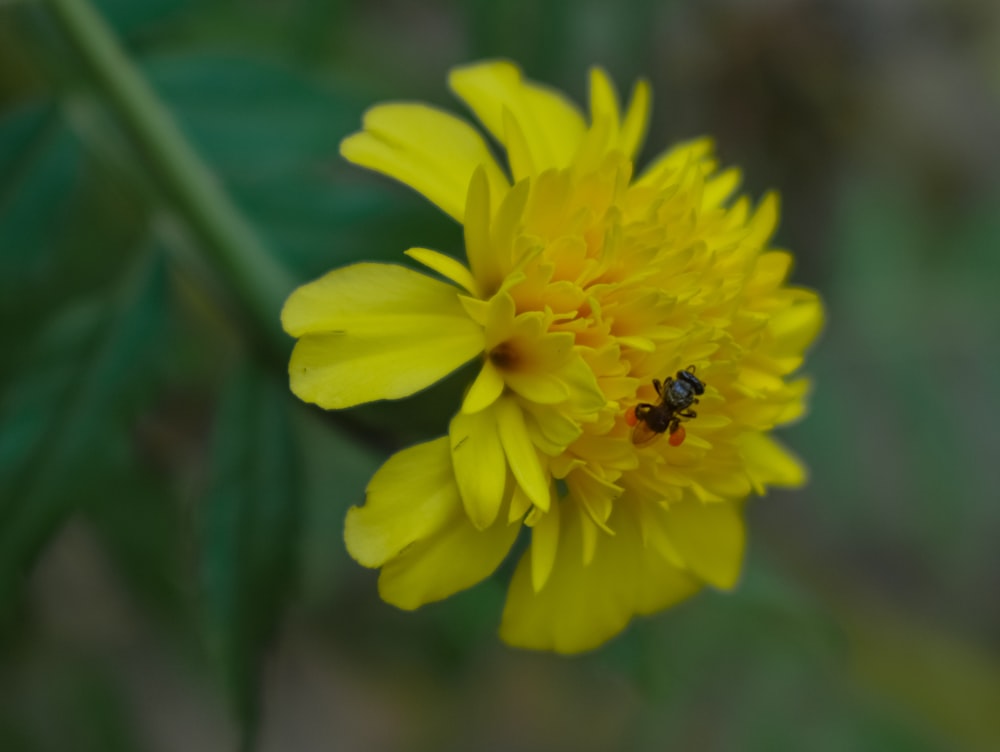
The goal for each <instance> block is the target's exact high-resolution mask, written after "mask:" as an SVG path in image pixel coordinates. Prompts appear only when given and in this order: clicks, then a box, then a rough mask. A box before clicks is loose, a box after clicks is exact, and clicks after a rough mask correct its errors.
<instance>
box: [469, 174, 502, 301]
mask: <svg viewBox="0 0 1000 752" xmlns="http://www.w3.org/2000/svg"><path fill="white" fill-rule="evenodd" d="M506 195H507V190H506V189H504V190H503V191H502V192H501V191H497V190H491V189H490V183H489V180H488V179H487V177H486V173H485V172H483V171H482V170H476V172H474V173H473V175H472V180H471V182H470V183H469V194H468V196H467V200H466V204H465V214H464V217H465V221H464V223H463V225H464V226H463V228H462V232H463V234H464V236H465V255H466V256H467V257H468V259H469V268H471V269H472V274H473V276H474V277H475V279H476V283H477V287H478V289H479V291H480V292H481V293H483V294H484V295H492V294H493V293H494V292H495V291H496V290H497V288H498V287H499V286H500V282H501V281H502V280H503V277H504V273H505V269H503V268H501V264H500V259H499V257H498V255H497V254H496V253H494V252H493V244H492V241H491V239H490V228H491V226H492V223H493V207H494V205H496V204H497V203H498V202H499V201H501V200H502V199H503V198H504V197H505V196H506Z"/></svg>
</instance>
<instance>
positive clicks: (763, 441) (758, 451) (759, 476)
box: [740, 433, 806, 493]
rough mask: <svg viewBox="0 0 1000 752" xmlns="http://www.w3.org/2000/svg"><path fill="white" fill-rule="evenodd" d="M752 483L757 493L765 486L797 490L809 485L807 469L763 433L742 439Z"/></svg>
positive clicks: (741, 448)
mask: <svg viewBox="0 0 1000 752" xmlns="http://www.w3.org/2000/svg"><path fill="white" fill-rule="evenodd" d="M740 451H741V454H742V455H743V461H744V462H746V468H747V474H748V475H749V476H750V482H751V483H753V486H754V489H755V490H756V491H757V492H758V493H763V492H764V487H765V485H771V486H787V487H791V488H797V487H798V486H801V485H803V484H805V482H806V468H805V466H804V465H803V464H802V462H801V461H800V460H799V459H798V458H797V457H795V456H794V455H793V454H791V452H789V451H788V450H787V449H785V447H783V446H782V445H781V444H779V443H778V442H777V441H775V440H774V439H772V438H771V437H770V436H768V435H767V434H763V433H748V434H745V435H744V436H743V437H741V439H740Z"/></svg>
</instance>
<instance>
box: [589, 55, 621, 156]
mask: <svg viewBox="0 0 1000 752" xmlns="http://www.w3.org/2000/svg"><path fill="white" fill-rule="evenodd" d="M590 119H591V122H594V123H596V122H597V121H599V120H602V119H603V120H606V121H607V122H608V124H609V136H610V138H611V140H612V141H617V139H618V129H619V126H620V121H621V115H620V113H619V110H618V92H617V91H615V85H614V84H613V83H612V82H611V79H610V78H609V77H608V74H607V73H606V72H605V71H604V69H603V68H591V69H590Z"/></svg>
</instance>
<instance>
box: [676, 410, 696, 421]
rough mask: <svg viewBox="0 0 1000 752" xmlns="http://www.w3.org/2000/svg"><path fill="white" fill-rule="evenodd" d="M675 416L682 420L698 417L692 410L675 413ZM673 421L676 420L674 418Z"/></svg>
mask: <svg viewBox="0 0 1000 752" xmlns="http://www.w3.org/2000/svg"><path fill="white" fill-rule="evenodd" d="M677 414H678V415H679V416H680V417H682V418H684V419H685V420H690V419H691V418H697V417H698V413H696V412H695V411H694V410H685V411H684V412H682V413H677ZM675 420H676V418H675Z"/></svg>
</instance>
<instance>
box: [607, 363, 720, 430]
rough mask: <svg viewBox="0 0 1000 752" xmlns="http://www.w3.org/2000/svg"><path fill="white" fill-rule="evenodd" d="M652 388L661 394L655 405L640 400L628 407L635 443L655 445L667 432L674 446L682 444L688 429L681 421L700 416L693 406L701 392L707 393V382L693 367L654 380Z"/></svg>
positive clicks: (627, 417)
mask: <svg viewBox="0 0 1000 752" xmlns="http://www.w3.org/2000/svg"><path fill="white" fill-rule="evenodd" d="M653 388H654V389H656V393H657V394H658V395H659V397H660V401H659V403H658V404H656V405H651V404H650V403H648V402H640V403H639V404H638V405H636V406H635V407H633V408H629V410H628V412H627V413H626V414H625V420H626V421H627V422H628V424H629V425H630V426H632V427H633V428H632V443H633V444H635V445H636V446H646V445H647V444H652V443H653V442H654V441H656V440H657V439H658V438H660V437H661V436H662V435H663V434H664V433H668V434H669V436H670V438H669V439H668V441H669V442H670V445H671V446H680V445H681V444H682V443H683V442H684V437H685V436H686V432H685V431H684V426H682V425H681V421H683V420H690V419H691V418H695V417H697V416H698V413H696V412H695V411H694V410H692V409H690V408H691V405H697V404H698V395H700V394H704V393H705V385H704V384H703V383H702V381H701V379H699V378H698V377H697V376H695V375H694V366H688V367H687V368H686V369H684V370H683V371H678V372H677V375H676V376H673V377H670V376H668V377H667V380H666V381H664V382H663V383H662V384H661V383H660V380H659V379H653Z"/></svg>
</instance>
